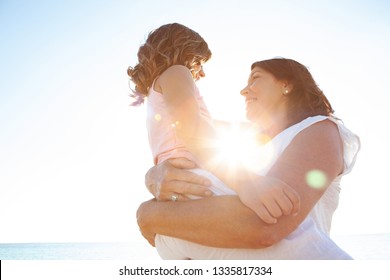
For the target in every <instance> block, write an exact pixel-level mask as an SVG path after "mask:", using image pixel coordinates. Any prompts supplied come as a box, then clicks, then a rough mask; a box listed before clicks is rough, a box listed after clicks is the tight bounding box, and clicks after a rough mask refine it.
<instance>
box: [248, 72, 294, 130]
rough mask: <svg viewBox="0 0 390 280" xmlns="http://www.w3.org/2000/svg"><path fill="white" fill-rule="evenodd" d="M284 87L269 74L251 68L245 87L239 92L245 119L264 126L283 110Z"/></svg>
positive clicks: (284, 99)
mask: <svg viewBox="0 0 390 280" xmlns="http://www.w3.org/2000/svg"><path fill="white" fill-rule="evenodd" d="M285 90H286V86H285V84H284V83H283V82H282V81H278V80H277V79H276V78H275V77H274V76H273V75H272V74H270V73H269V72H267V71H265V70H263V69H261V68H259V67H255V68H253V70H252V72H251V74H250V76H249V79H248V84H247V86H246V87H245V88H244V89H242V90H241V92H240V93H241V95H242V96H243V97H245V104H246V117H247V119H248V120H250V121H252V122H257V123H258V122H260V124H261V123H263V124H265V123H264V122H267V121H268V120H269V119H272V118H273V117H274V116H275V115H277V114H278V112H280V110H283V108H284V107H283V106H281V105H282V104H284V103H285V101H286V98H285V96H284V95H283V93H284V92H285Z"/></svg>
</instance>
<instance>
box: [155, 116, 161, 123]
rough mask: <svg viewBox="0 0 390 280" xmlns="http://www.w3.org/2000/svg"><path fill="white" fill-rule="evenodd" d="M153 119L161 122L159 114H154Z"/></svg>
mask: <svg viewBox="0 0 390 280" xmlns="http://www.w3.org/2000/svg"><path fill="white" fill-rule="evenodd" d="M154 119H155V120H156V121H158V122H159V121H161V115H160V114H156V115H154Z"/></svg>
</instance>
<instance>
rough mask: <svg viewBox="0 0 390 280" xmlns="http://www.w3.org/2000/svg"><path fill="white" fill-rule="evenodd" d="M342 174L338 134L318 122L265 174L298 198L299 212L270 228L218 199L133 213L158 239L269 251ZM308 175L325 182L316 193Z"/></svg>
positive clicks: (150, 206) (235, 202)
mask: <svg viewBox="0 0 390 280" xmlns="http://www.w3.org/2000/svg"><path fill="white" fill-rule="evenodd" d="M342 168H343V151H342V144H341V140H340V136H339V133H338V129H337V127H336V125H335V124H333V123H332V122H330V121H322V122H319V123H317V124H314V125H312V126H310V127H309V128H307V129H305V130H304V131H302V132H301V133H299V134H298V135H297V136H296V137H295V139H294V140H293V141H292V142H291V144H290V145H289V146H288V147H287V148H286V150H285V152H284V153H283V154H282V155H281V157H280V158H279V160H278V161H277V162H276V164H275V165H274V166H273V168H272V169H271V170H270V172H269V175H270V176H273V177H275V178H278V179H280V180H282V181H284V182H286V183H287V184H288V185H290V186H292V187H293V188H294V189H295V190H296V191H297V192H298V194H299V195H300V197H301V209H300V211H299V213H298V214H297V215H296V216H292V215H290V216H282V217H281V218H279V219H278V222H277V223H276V224H266V223H264V222H263V221H261V220H260V219H259V217H258V216H257V215H256V214H255V213H254V212H253V211H251V210H250V209H249V208H247V207H246V206H244V205H243V204H242V203H241V201H240V200H239V198H238V197H235V196H224V197H211V198H207V199H201V200H193V201H187V202H156V201H148V202H145V203H143V204H142V205H141V206H140V208H139V210H138V212H137V218H138V223H139V226H140V228H141V231H143V232H145V233H149V234H150V233H157V234H164V235H168V236H172V237H177V238H181V239H185V240H189V241H193V242H196V243H200V244H203V245H207V246H214V247H224V248H262V247H266V246H270V245H272V244H275V243H276V242H278V241H280V240H281V239H283V238H284V237H286V236H287V235H288V234H290V233H291V232H292V231H293V230H295V229H296V228H297V227H298V225H299V224H300V223H301V222H302V221H303V220H304V219H305V218H306V217H307V215H308V214H309V212H310V211H311V209H312V208H313V207H314V205H315V204H316V203H317V202H318V200H319V199H320V198H321V196H322V194H323V193H324V192H325V190H326V189H327V187H328V186H329V185H330V183H331V182H332V181H333V180H334V178H335V177H336V176H337V175H338V174H340V173H341V172H342ZM313 170H321V172H323V174H324V175H325V176H326V179H327V180H326V182H325V184H324V186H323V187H322V188H313V187H311V186H310V185H309V184H308V182H307V181H306V177H307V174H308V173H309V172H310V171H313ZM264 183H266V181H265V182H264ZM243 187H244V186H243Z"/></svg>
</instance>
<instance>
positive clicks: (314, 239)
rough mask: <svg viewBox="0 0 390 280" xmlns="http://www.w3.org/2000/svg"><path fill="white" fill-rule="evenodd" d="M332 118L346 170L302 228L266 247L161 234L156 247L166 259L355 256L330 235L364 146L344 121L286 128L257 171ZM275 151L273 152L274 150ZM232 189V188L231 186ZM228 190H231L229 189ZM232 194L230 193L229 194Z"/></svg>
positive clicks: (267, 148)
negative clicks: (343, 188) (344, 181)
mask: <svg viewBox="0 0 390 280" xmlns="http://www.w3.org/2000/svg"><path fill="white" fill-rule="evenodd" d="M325 119H329V120H331V121H333V122H335V123H336V124H337V126H338V128H339V132H340V136H341V139H342V141H343V144H344V147H343V148H344V171H343V173H342V174H340V175H339V176H338V177H336V178H335V180H334V181H333V182H332V183H331V185H330V186H329V187H328V189H327V190H326V192H325V193H324V195H323V196H322V197H321V198H320V200H319V201H318V202H317V204H316V205H315V206H314V208H313V209H312V211H311V212H310V213H309V215H308V217H307V218H306V219H305V220H304V221H303V222H302V223H301V224H300V225H299V226H298V228H297V229H296V230H295V231H294V232H292V233H291V234H290V235H288V236H287V237H285V238H284V239H283V240H281V241H280V242H278V243H277V244H274V245H273V246H270V247H267V248H264V249H230V248H229V249H227V248H214V247H208V246H203V245H200V244H196V243H193V242H189V241H186V240H181V239H177V238H173V237H168V236H162V235H157V236H156V239H155V242H156V248H157V251H158V253H159V255H160V256H161V258H163V259H197V260H207V259H236V260H238V259H266V260H289V259H291V260H294V259H295V260H311V259H313V260H331V259H332V260H340V259H352V258H351V257H350V256H349V255H348V254H347V253H346V252H344V251H343V250H342V249H341V248H340V247H338V246H337V245H336V244H335V243H334V242H333V241H332V240H331V239H330V237H329V232H330V227H331V222H332V216H333V213H334V211H335V210H336V208H337V205H338V201H339V193H340V181H341V178H342V177H343V176H344V175H346V174H347V173H349V172H350V171H351V170H352V168H353V166H354V164H355V161H356V155H357V153H358V151H359V149H360V140H359V137H358V136H356V135H355V134H353V133H352V132H351V131H349V130H348V129H347V128H346V127H345V126H344V125H343V124H341V123H340V121H338V120H336V119H334V118H332V117H326V116H314V117H309V118H307V119H305V120H303V121H302V122H300V123H297V124H295V125H293V126H291V127H289V128H287V129H286V130H284V131H282V132H281V133H280V134H278V135H277V136H276V137H274V138H273V139H272V141H270V142H268V143H267V144H266V145H264V146H263V147H262V150H263V154H264V155H266V154H272V158H271V159H269V160H266V161H264V160H262V159H261V158H259V162H258V166H257V168H256V172H257V173H258V174H259V175H265V174H266V173H267V172H268V171H269V169H270V168H271V167H272V165H273V164H274V163H275V161H276V160H277V159H278V158H279V156H280V155H281V154H282V152H283V151H284V149H285V148H286V147H287V146H288V145H289V144H290V143H291V141H292V140H293V139H294V137H295V136H296V135H297V134H298V133H299V132H301V131H302V130H304V129H305V128H307V127H309V126H310V125H312V124H314V123H317V122H319V121H323V120H325ZM271 151H272V152H271ZM229 190H230V189H229ZM229 190H228V191H229ZM229 194H230V193H229ZM219 195H223V193H220V194H219Z"/></svg>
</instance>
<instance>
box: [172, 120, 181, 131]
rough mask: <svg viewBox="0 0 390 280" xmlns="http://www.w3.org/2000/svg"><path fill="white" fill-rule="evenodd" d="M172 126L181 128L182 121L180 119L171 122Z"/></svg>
mask: <svg viewBox="0 0 390 280" xmlns="http://www.w3.org/2000/svg"><path fill="white" fill-rule="evenodd" d="M171 127H172V128H176V129H177V128H180V122H179V121H175V122H174V123H172V124H171Z"/></svg>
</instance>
